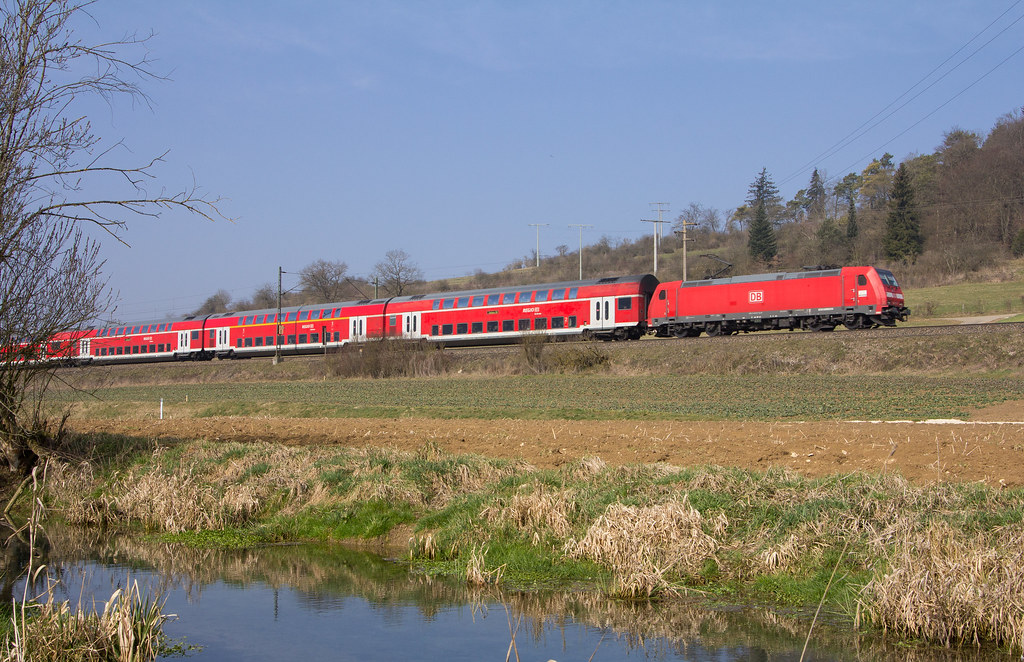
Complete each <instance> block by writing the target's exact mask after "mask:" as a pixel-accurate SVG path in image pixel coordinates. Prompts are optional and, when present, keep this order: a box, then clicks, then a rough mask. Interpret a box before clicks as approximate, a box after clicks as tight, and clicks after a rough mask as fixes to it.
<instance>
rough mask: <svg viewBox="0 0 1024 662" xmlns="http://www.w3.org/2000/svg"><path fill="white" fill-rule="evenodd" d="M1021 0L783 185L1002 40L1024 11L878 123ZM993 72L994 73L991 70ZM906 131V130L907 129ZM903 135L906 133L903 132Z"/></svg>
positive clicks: (795, 173)
mask: <svg viewBox="0 0 1024 662" xmlns="http://www.w3.org/2000/svg"><path fill="white" fill-rule="evenodd" d="M1021 2H1024V0H1017V1H1016V2H1014V3H1013V4H1012V5H1010V6H1009V7H1008V8H1007V9H1006V10H1005V11H1003V13H1001V14H1000V15H999V16H997V17H996V18H995V19H993V20H992V21H991V22H990V23H989V24H988V25H986V26H985V27H984V28H982V29H981V30H980V31H979V32H978V33H977V34H975V35H974V36H973V37H971V38H970V39H969V40H967V42H966V43H964V44H963V45H962V46H961V47H960V48H958V49H956V50H955V51H954V52H953V53H952V54H951V55H950V56H949V57H947V58H946V59H945V60H943V61H942V62H941V63H940V64H939V65H938V66H936V67H935V68H933V69H932V70H931V71H929V72H928V73H927V74H925V75H924V76H923V77H922V78H921V79H920V80H919V81H917V82H916V83H914V84H913V85H911V86H910V87H909V88H907V90H906V91H904V92H903V93H902V94H900V95H899V96H898V97H896V98H895V99H893V100H892V101H891V102H889V103H888V104H887V105H886V106H885V107H884V108H882V109H881V110H879V111H878V112H877V113H875V114H874V115H872V116H871V117H870V118H868V119H867V120H865V121H864V122H863V123H862V124H861V125H860V126H858V127H857V128H856V129H854V130H852V131H850V132H849V133H847V134H846V135H845V136H843V137H842V138H840V139H839V140H838V141H837V142H836V143H834V144H833V145H832V146H830V147H829V148H828V149H826V150H825V151H824V152H822V153H821V154H818V155H817V156H815V157H814V158H813V159H811V160H810V161H808V162H807V163H805V164H804V165H802V166H800V168H798V169H797V170H795V171H794V172H793V173H791V174H790V175H788V176H786V177H785V178H784V179H782V180H781V181H780V182H779V184H786V183H788V182H790V181H792V180H793V179H794V178H796V177H797V176H799V175H800V174H802V173H804V172H806V171H807V170H808V168H810V167H811V166H812V165H814V164H815V163H818V162H819V161H820V160H821V159H824V158H829V157H831V156H834V155H835V154H837V153H838V152H839V151H840V150H842V149H844V148H845V147H848V146H849V145H851V144H852V143H853V142H855V141H856V140H858V139H860V138H862V137H863V136H864V135H865V134H867V133H868V132H869V131H871V130H872V129H874V128H876V127H878V125H880V124H881V123H882V122H884V121H886V120H887V119H889V118H890V117H892V116H893V115H894V114H896V113H897V112H899V111H900V110H902V109H903V108H905V107H906V106H907V105H909V104H910V103H911V102H912V101H914V100H915V99H917V98H918V97H920V96H921V95H922V94H924V93H925V92H927V91H928V90H929V89H931V88H932V87H934V86H935V85H936V84H938V83H939V82H940V81H942V80H943V79H944V78H946V77H947V76H948V75H950V74H951V73H953V72H954V71H956V70H957V69H958V68H960V66H961V65H963V64H964V63H966V62H967V61H968V60H970V59H971V58H972V57H974V56H975V55H977V54H978V53H979V52H980V51H981V50H982V49H984V48H985V47H986V46H988V45H989V44H991V43H992V42H993V41H995V40H996V39H998V38H999V37H1000V36H1002V35H1003V34H1004V33H1005V32H1006V31H1007V30H1009V29H1010V28H1011V27H1013V26H1014V25H1016V24H1017V23H1019V22H1020V21H1021V19H1024V14H1022V15H1021V16H1019V17H1017V18H1016V19H1015V20H1013V21H1012V22H1011V23H1010V24H1009V25H1007V26H1006V27H1004V28H1003V29H1002V30H1000V31H999V32H998V33H996V34H995V35H994V36H993V37H992V38H991V39H989V40H988V41H986V42H985V43H984V44H982V45H981V46H979V47H978V48H976V49H975V50H974V52H972V53H971V54H970V55H968V56H967V57H965V58H964V59H962V60H961V61H960V62H958V63H957V64H956V65H955V66H954V67H953V68H951V69H949V70H948V71H946V72H945V73H944V74H942V75H941V76H939V77H938V78H937V79H935V80H934V81H932V82H931V83H930V84H929V85H928V86H927V87H925V88H924V89H922V90H921V91H920V92H918V93H917V94H915V95H914V96H912V97H911V98H909V99H907V100H906V101H905V102H904V103H902V104H901V105H899V106H898V107H897V108H894V109H893V110H892V111H891V112H889V113H888V114H886V115H885V117H882V118H881V119H879V120H878V121H877V122H874V120H875V119H876V118H878V117H879V116H880V115H882V114H883V113H885V111H887V110H889V109H890V108H892V107H893V106H894V105H895V104H896V103H898V102H899V101H900V100H901V99H903V98H904V97H905V96H907V95H908V94H910V93H911V92H912V91H913V90H914V89H915V88H916V87H918V86H919V85H921V84H922V83H924V82H925V81H926V80H928V79H929V78H930V77H931V76H932V75H933V74H934V73H935V72H937V71H939V70H940V69H942V67H944V66H945V65H946V64H947V63H949V61H950V60H952V59H953V58H955V57H956V56H957V55H958V54H959V53H960V52H961V51H963V50H964V49H965V48H967V47H968V46H970V45H971V43H973V42H974V41H975V40H977V39H978V38H979V37H980V36H981V35H983V34H984V33H985V32H987V31H988V30H989V29H990V28H991V27H992V26H993V25H995V24H996V23H998V22H999V21H1000V20H1001V19H1002V18H1003V17H1004V16H1006V15H1007V14H1008V13H1010V12H1011V11H1012V10H1013V9H1014V8H1015V7H1017V5H1019V4H1021ZM1015 54H1016V53H1014V55H1015ZM1011 57H1012V56H1011ZM998 66H999V65H997V68H998ZM989 73H991V72H989ZM986 75H988V74H986ZM975 82H977V81H975ZM954 98H955V97H954ZM950 101H952V99H951V100H950ZM946 103H949V102H948V101H947V102H946ZM943 105H946V104H943ZM941 107H942V106H940V107H939V108H941ZM939 108H937V109H936V111H937V110H939ZM934 112H935V111H933V112H932V113H931V114H934ZM931 114H929V115H928V116H925V117H924V118H922V119H921V120H920V121H924V119H927V117H930V115H931ZM920 121H919V122H918V123H917V124H920ZM872 122H874V123H872ZM917 124H914V126H917ZM911 128H913V127H911ZM908 131H909V129H908ZM904 133H905V132H904ZM900 135H903V134H902V133H901V134H900ZM898 137H899V136H897V138H898ZM893 140H895V138H893ZM889 142H891V140H890V141H889ZM886 144H888V143H886ZM860 160H862V159H860ZM860 160H858V162H859V161H860Z"/></svg>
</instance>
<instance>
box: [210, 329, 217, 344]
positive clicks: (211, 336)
mask: <svg viewBox="0 0 1024 662" xmlns="http://www.w3.org/2000/svg"><path fill="white" fill-rule="evenodd" d="M216 335H217V330H216V329H210V342H213V339H214V338H215V337H216Z"/></svg>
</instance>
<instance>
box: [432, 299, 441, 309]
mask: <svg viewBox="0 0 1024 662" xmlns="http://www.w3.org/2000/svg"><path fill="white" fill-rule="evenodd" d="M440 307H441V300H440V299H434V301H433V302H432V303H431V304H430V309H431V310H437V309H438V308H440Z"/></svg>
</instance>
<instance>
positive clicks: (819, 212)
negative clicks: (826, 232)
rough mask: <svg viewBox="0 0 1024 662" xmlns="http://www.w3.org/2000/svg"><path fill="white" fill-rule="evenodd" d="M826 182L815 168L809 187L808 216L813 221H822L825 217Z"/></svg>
mask: <svg viewBox="0 0 1024 662" xmlns="http://www.w3.org/2000/svg"><path fill="white" fill-rule="evenodd" d="M826 195H827V193H826V191H825V182H824V181H823V180H822V179H821V175H819V174H818V169H817V168H815V169H814V172H813V173H812V174H811V182H810V184H808V186H807V215H808V218H810V220H812V221H820V220H821V219H822V218H824V217H825V197H826Z"/></svg>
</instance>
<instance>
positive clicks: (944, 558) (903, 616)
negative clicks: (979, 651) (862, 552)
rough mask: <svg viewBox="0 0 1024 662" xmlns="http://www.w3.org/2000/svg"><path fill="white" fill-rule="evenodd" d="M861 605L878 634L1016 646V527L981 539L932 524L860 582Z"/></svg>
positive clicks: (1020, 601) (1021, 619)
mask: <svg viewBox="0 0 1024 662" xmlns="http://www.w3.org/2000/svg"><path fill="white" fill-rule="evenodd" d="M862 608H863V609H864V610H865V611H866V612H867V614H868V615H869V617H870V618H871V619H872V620H873V621H874V622H876V623H878V624H879V625H880V626H882V627H883V628H885V629H886V630H894V631H896V632H900V633H903V634H906V635H909V636H911V637H917V638H923V639H927V640H929V641H936V642H940V643H942V644H944V645H946V646H949V645H952V644H959V643H968V642H969V643H974V644H977V643H979V642H980V641H982V640H990V641H993V642H995V643H997V644H1001V645H1009V646H1014V647H1016V648H1022V647H1024V528H1022V527H1021V526H1020V525H1016V526H1015V527H1014V528H1012V529H1004V530H1002V531H1000V532H999V533H998V535H997V539H996V540H994V541H984V540H979V539H977V538H970V539H966V540H965V539H964V538H963V534H962V533H961V534H958V532H956V531H954V530H953V529H952V528H951V527H950V526H949V525H947V524H945V523H935V524H932V525H931V526H930V527H929V528H928V529H927V530H925V531H923V532H920V533H917V534H915V535H914V537H912V538H911V539H909V540H907V541H906V543H905V544H903V545H902V546H901V547H900V548H899V550H898V551H897V552H895V554H894V558H892V559H891V560H890V563H889V572H888V573H887V574H886V575H884V576H882V577H878V578H876V579H873V580H872V581H871V582H869V583H868V585H867V586H866V587H865V588H864V599H863V604H862Z"/></svg>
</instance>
